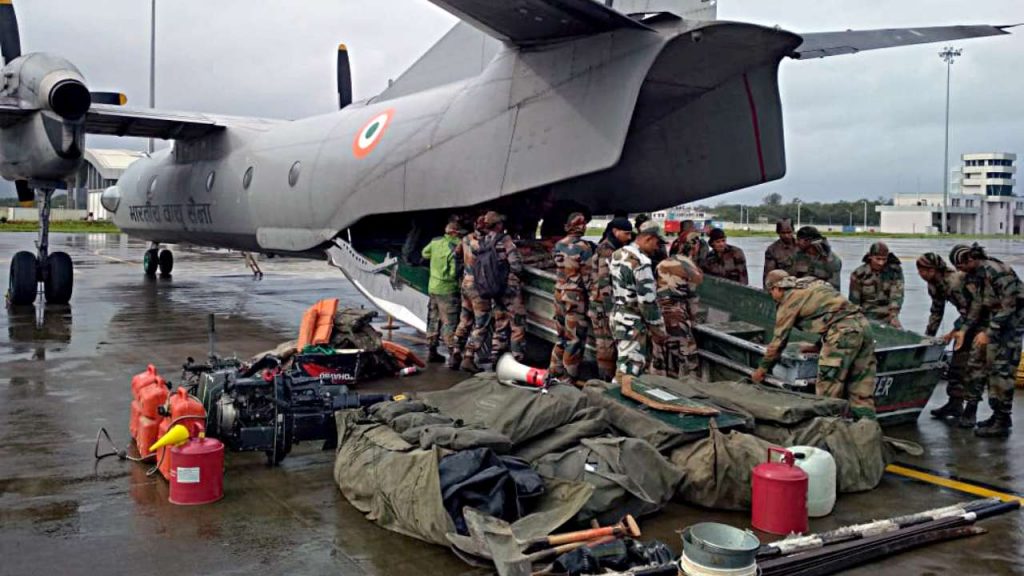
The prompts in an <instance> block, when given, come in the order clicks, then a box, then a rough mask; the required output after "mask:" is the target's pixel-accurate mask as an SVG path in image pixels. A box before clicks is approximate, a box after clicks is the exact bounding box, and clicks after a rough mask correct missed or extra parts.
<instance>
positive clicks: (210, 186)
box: [206, 170, 217, 192]
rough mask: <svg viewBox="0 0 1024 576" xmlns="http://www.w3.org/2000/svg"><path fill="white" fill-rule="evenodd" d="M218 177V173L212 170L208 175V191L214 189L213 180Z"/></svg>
mask: <svg viewBox="0 0 1024 576" xmlns="http://www.w3.org/2000/svg"><path fill="white" fill-rule="evenodd" d="M216 178H217V173H216V172H215V171H213V170H210V173H209V174H207V175H206V191H207V192H210V191H211V190H213V181H214V180H215V179H216Z"/></svg>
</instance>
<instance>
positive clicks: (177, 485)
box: [168, 438, 224, 505]
mask: <svg viewBox="0 0 1024 576" xmlns="http://www.w3.org/2000/svg"><path fill="white" fill-rule="evenodd" d="M170 457H171V477H170V483H171V488H170V495H169V497H168V500H170V501H171V503H172V504H183V505H195V504H209V503H211V502H216V501H217V500H220V499H221V498H223V497H224V445H223V444H221V443H220V441H219V440H215V439H213V438H193V439H191V440H189V441H188V442H186V443H184V444H182V445H181V446H174V447H172V448H171V453H170Z"/></svg>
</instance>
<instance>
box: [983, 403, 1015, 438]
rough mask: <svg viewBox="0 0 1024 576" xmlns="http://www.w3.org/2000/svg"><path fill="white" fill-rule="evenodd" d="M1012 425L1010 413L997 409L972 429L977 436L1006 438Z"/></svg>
mask: <svg viewBox="0 0 1024 576" xmlns="http://www.w3.org/2000/svg"><path fill="white" fill-rule="evenodd" d="M1012 426H1013V421H1012V420H1010V413H1009V412H1004V411H1002V410H998V411H996V412H993V413H992V417H991V418H989V419H988V420H986V421H984V422H982V423H981V424H978V427H977V428H975V429H974V435H975V436H977V437H979V438H1008V437H1009V436H1010V428H1011V427H1012Z"/></svg>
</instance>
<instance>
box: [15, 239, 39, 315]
mask: <svg viewBox="0 0 1024 576" xmlns="http://www.w3.org/2000/svg"><path fill="white" fill-rule="evenodd" d="M38 290H39V270H38V267H37V266H36V256H35V254H32V253H31V252H24V251H22V252H18V253H17V254H15V255H14V258H11V279H10V283H9V285H8V291H7V295H8V297H9V298H10V299H11V304H13V305H15V306H25V305H28V304H31V303H33V302H35V300H36V293H37V291H38Z"/></svg>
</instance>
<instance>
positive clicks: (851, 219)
mask: <svg viewBox="0 0 1024 576" xmlns="http://www.w3.org/2000/svg"><path fill="white" fill-rule="evenodd" d="M847 212H848V213H849V214H850V228H853V210H847Z"/></svg>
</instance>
